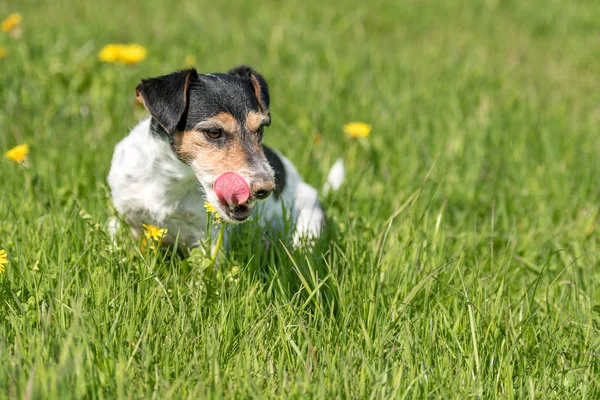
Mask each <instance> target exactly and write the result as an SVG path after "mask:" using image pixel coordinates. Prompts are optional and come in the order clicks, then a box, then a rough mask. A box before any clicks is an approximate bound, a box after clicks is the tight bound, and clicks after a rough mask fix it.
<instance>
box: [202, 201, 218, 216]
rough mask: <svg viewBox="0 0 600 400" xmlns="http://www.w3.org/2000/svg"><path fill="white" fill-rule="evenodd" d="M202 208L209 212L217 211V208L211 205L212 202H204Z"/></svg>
mask: <svg viewBox="0 0 600 400" xmlns="http://www.w3.org/2000/svg"><path fill="white" fill-rule="evenodd" d="M204 209H205V210H206V212H207V213H209V214H214V213H216V212H217V210H215V208H214V207H213V206H212V204H210V203H209V202H208V201H205V202H204Z"/></svg>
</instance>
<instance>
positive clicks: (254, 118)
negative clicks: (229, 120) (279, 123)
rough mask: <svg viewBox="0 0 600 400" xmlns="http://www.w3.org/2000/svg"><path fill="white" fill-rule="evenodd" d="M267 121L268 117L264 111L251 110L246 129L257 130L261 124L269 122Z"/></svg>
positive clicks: (247, 117)
mask: <svg viewBox="0 0 600 400" xmlns="http://www.w3.org/2000/svg"><path fill="white" fill-rule="evenodd" d="M267 121H268V117H266V116H265V115H264V114H263V113H259V112H256V111H250V112H249V113H248V114H247V115H246V124H245V126H246V130H247V131H248V132H257V131H258V130H259V129H260V127H261V126H263V125H265V124H266V123H267Z"/></svg>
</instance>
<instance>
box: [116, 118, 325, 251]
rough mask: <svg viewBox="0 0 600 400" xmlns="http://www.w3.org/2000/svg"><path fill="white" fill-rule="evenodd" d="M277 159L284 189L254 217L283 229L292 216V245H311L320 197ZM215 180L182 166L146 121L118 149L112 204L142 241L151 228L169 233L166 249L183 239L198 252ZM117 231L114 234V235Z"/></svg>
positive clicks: (214, 199)
mask: <svg viewBox="0 0 600 400" xmlns="http://www.w3.org/2000/svg"><path fill="white" fill-rule="evenodd" d="M277 155H278V156H279V157H280V158H281V160H282V162H283V165H284V168H285V174H286V185H285V188H284V190H283V192H282V193H281V195H280V196H279V198H275V196H271V197H269V198H268V199H267V200H265V201H263V202H260V203H259V206H258V207H257V209H255V210H253V214H254V216H255V217H256V216H258V217H259V218H260V223H261V224H262V225H263V226H264V225H267V224H269V225H276V226H281V224H282V221H283V220H284V212H289V213H290V214H289V216H290V217H292V220H293V221H294V222H295V223H296V228H295V232H294V234H293V244H294V246H299V245H300V244H301V243H303V241H304V239H309V240H310V241H312V240H314V239H316V238H317V237H318V236H319V235H320V233H321V229H322V227H323V224H324V220H325V217H324V214H323V210H322V209H321V206H320V205H319V202H318V194H317V191H316V190H315V189H314V188H313V187H311V186H310V185H308V184H306V183H305V182H304V181H303V180H302V178H301V177H300V174H299V173H298V171H297V170H296V168H294V166H293V165H292V163H291V162H290V161H289V160H288V159H287V158H285V157H284V156H282V155H281V154H279V153H277ZM235 172H238V173H240V175H242V176H244V177H245V175H246V174H245V173H244V171H235ZM216 178H217V177H213V176H206V175H203V173H202V171H201V170H199V168H197V166H196V165H193V167H190V166H188V165H186V164H184V163H183V162H181V161H180V160H179V159H178V158H177V157H176V156H175V154H174V153H173V151H172V149H171V147H170V145H169V143H167V142H166V141H165V140H164V139H161V138H159V137H157V136H156V135H154V134H152V132H151V131H150V118H147V119H145V120H143V121H142V122H140V123H139V124H138V125H137V126H136V127H135V128H134V129H133V130H132V131H131V133H130V134H129V135H128V136H127V137H125V138H124V139H123V140H122V141H121V142H120V143H119V144H117V146H116V148H115V153H114V156H113V160H112V165H111V169H110V172H109V174H108V183H109V185H110V188H111V190H112V200H113V203H114V205H115V207H116V209H117V211H118V212H119V213H120V214H121V215H122V216H123V218H124V219H125V221H126V222H127V223H128V224H129V226H130V227H131V230H132V232H133V233H134V235H136V236H138V235H139V233H140V232H141V229H142V224H152V225H156V226H158V227H160V228H167V229H168V230H169V231H168V234H167V236H166V237H165V239H164V240H165V242H166V243H174V242H175V239H176V238H177V237H179V243H183V245H184V246H189V247H197V246H199V245H200V243H201V242H202V240H203V239H205V236H206V232H205V227H206V210H205V209H204V201H205V200H208V201H209V202H210V203H211V204H212V205H213V207H215V208H216V209H217V210H220V207H218V200H217V196H216V194H215V193H214V190H212V183H213V182H214V180H215V179H216ZM245 178H246V177H245ZM246 179H247V178H246ZM220 213H221V212H220ZM221 215H222V217H226V216H225V215H223V213H221ZM226 219H228V218H226ZM113 225H114V224H113ZM113 225H111V230H115V229H116V227H115V226H113Z"/></svg>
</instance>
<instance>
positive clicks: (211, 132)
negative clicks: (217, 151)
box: [204, 129, 223, 139]
mask: <svg viewBox="0 0 600 400" xmlns="http://www.w3.org/2000/svg"><path fill="white" fill-rule="evenodd" d="M204 133H205V134H206V136H208V137H209V138H211V139H219V138H220V137H221V136H223V131H222V130H221V129H207V130H205V131H204Z"/></svg>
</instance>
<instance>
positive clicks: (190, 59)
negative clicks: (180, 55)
mask: <svg viewBox="0 0 600 400" xmlns="http://www.w3.org/2000/svg"><path fill="white" fill-rule="evenodd" d="M183 64H184V65H185V66H186V67H193V66H194V65H196V57H194V56H193V55H191V54H188V55H187V56H185V61H184V62H183Z"/></svg>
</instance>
